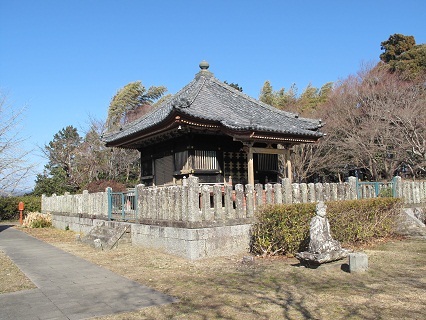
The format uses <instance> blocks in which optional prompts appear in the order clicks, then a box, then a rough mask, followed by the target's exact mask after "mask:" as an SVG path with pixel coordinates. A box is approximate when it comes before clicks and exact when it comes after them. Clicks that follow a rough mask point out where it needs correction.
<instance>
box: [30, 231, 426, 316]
mask: <svg viewBox="0 0 426 320" xmlns="http://www.w3.org/2000/svg"><path fill="white" fill-rule="evenodd" d="M25 232H28V233H30V234H32V235H33V236H35V237H37V238H39V239H42V240H44V241H46V242H49V243H51V244H54V245H56V246H58V247H60V248H62V249H64V250H65V251H68V252H71V253H73V254H75V255H77V256H80V257H83V258H84V259H87V260H89V261H92V262H94V263H96V264H98V265H101V266H104V267H105V268H108V269H110V270H112V271H114V272H116V273H118V274H121V275H123V276H125V277H127V278H130V279H133V280H135V281H137V282H139V283H141V284H144V285H148V286H150V287H152V288H154V289H157V290H159V291H162V292H164V293H167V294H170V295H172V296H175V297H177V298H178V299H179V300H180V302H178V303H175V304H171V305H166V306H160V307H151V308H146V309H142V310H140V311H138V312H131V313H124V314H119V315H111V316H107V317H102V318H98V319H104V320H106V319H109V320H115V319H424V318H425V317H426V308H425V305H426V240H424V239H423V240H420V239H418V240H414V239H411V240H403V241H400V240H393V241H390V242H387V243H382V244H376V245H375V246H374V247H372V248H370V249H368V250H366V252H367V254H368V256H369V266H370V268H369V271H368V272H366V273H360V274H349V273H347V272H345V271H344V270H342V269H345V265H344V264H345V263H347V261H340V262H336V263H332V264H327V265H323V266H320V267H319V268H317V269H309V268H304V267H301V266H299V265H298V261H297V260H295V259H286V258H275V259H261V258H256V259H255V261H254V263H253V264H243V263H242V262H241V261H242V256H234V257H231V258H216V259H207V260H203V261H195V262H190V261H187V260H184V259H181V258H178V257H175V256H171V255H168V254H165V253H161V252H158V251H152V250H146V249H143V248H140V247H132V246H129V245H122V246H120V247H119V248H116V249H114V250H111V251H96V250H95V249H93V248H91V247H88V246H85V245H82V244H79V243H76V242H75V234H74V233H73V232H71V231H62V230H56V229H25Z"/></svg>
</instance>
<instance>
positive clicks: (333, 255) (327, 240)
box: [296, 201, 349, 264]
mask: <svg viewBox="0 0 426 320" xmlns="http://www.w3.org/2000/svg"><path fill="white" fill-rule="evenodd" d="M315 211H316V216H315V217H313V218H312V220H311V224H310V231H309V237H310V241H309V249H308V250H309V251H304V252H299V253H297V254H296V258H297V259H299V260H300V261H302V262H306V263H313V264H321V263H326V262H331V261H335V260H340V259H343V258H345V257H347V256H348V254H349V250H346V249H343V248H342V246H341V245H340V243H339V241H337V240H334V239H333V237H332V236H331V232H330V224H329V222H328V219H327V217H326V215H327V206H326V204H325V203H324V202H323V201H319V202H318V204H317V206H316V210H315Z"/></svg>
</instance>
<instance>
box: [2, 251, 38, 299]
mask: <svg viewBox="0 0 426 320" xmlns="http://www.w3.org/2000/svg"><path fill="white" fill-rule="evenodd" d="M35 287H36V286H35V285H34V284H33V283H32V282H31V280H30V279H28V278H27V277H26V276H25V274H23V273H22V272H21V270H19V268H18V267H17V266H16V265H15V264H14V263H13V262H12V260H10V259H9V257H8V256H6V255H5V253H4V252H3V251H1V250H0V293H8V292H15V291H20V290H27V289H33V288H35Z"/></svg>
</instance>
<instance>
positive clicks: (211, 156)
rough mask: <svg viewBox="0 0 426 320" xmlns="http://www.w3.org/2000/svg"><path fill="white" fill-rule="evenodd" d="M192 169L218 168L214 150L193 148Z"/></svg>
mask: <svg viewBox="0 0 426 320" xmlns="http://www.w3.org/2000/svg"><path fill="white" fill-rule="evenodd" d="M194 169H201V170H219V163H218V161H217V155H216V151H204V150H195V152H194Z"/></svg>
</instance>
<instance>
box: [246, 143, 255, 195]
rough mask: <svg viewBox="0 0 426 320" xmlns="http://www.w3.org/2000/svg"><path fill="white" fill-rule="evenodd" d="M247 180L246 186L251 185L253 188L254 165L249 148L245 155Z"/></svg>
mask: <svg viewBox="0 0 426 320" xmlns="http://www.w3.org/2000/svg"><path fill="white" fill-rule="evenodd" d="M247 170H248V173H247V178H248V184H251V185H252V186H253V187H254V164H253V148H252V147H249V150H248V153H247Z"/></svg>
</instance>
